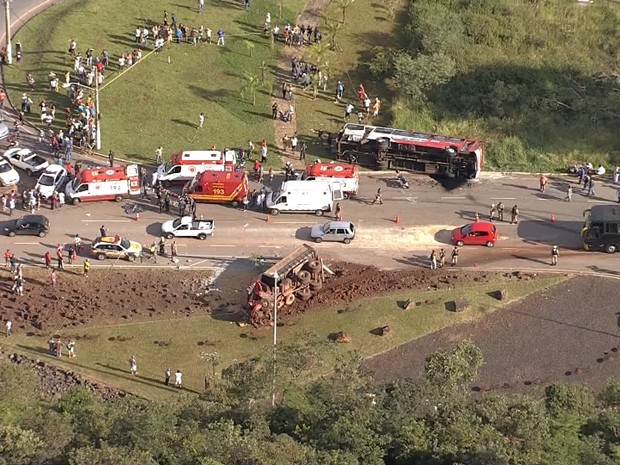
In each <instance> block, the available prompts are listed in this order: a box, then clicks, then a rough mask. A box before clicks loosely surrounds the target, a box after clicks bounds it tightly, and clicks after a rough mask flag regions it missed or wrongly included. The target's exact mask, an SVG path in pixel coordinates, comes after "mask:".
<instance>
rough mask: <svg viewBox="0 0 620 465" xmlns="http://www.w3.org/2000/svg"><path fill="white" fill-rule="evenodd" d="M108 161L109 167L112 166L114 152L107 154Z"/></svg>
mask: <svg viewBox="0 0 620 465" xmlns="http://www.w3.org/2000/svg"><path fill="white" fill-rule="evenodd" d="M108 161H109V162H110V167H113V166H114V152H113V151H112V150H110V153H108Z"/></svg>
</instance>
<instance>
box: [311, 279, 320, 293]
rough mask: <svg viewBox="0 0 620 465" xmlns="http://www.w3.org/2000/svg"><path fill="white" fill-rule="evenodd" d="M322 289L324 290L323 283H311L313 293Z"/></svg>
mask: <svg viewBox="0 0 620 465" xmlns="http://www.w3.org/2000/svg"><path fill="white" fill-rule="evenodd" d="M321 289H323V282H321V281H312V282H311V283H310V290H311V291H320V290H321Z"/></svg>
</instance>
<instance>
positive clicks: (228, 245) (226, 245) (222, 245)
mask: <svg viewBox="0 0 620 465" xmlns="http://www.w3.org/2000/svg"><path fill="white" fill-rule="evenodd" d="M209 247H236V246H235V245H232V244H211V245H209Z"/></svg>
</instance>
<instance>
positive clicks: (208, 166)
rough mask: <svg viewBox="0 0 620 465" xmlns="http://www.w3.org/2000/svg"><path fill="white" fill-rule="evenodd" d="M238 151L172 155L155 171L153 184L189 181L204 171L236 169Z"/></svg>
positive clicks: (197, 151) (210, 151)
mask: <svg viewBox="0 0 620 465" xmlns="http://www.w3.org/2000/svg"><path fill="white" fill-rule="evenodd" d="M236 165H237V153H236V152H235V151H234V150H228V149H226V150H224V151H220V150H194V151H187V152H180V153H177V154H175V155H173V156H172V159H171V160H170V161H169V162H168V163H164V164H162V165H159V167H158V168H157V171H156V172H155V173H153V184H155V183H156V182H157V181H161V182H162V183H172V182H179V181H189V180H191V179H192V178H193V177H194V176H196V175H197V174H199V173H202V172H204V171H228V172H230V171H234V170H235V166H236Z"/></svg>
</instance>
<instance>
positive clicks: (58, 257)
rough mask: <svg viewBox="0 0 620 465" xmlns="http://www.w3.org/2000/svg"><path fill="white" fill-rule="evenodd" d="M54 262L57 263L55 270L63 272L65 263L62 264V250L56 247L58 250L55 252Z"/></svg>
mask: <svg viewBox="0 0 620 465" xmlns="http://www.w3.org/2000/svg"><path fill="white" fill-rule="evenodd" d="M56 261H57V262H58V264H57V266H56V268H57V269H59V270H64V269H65V263H64V258H63V253H62V248H61V247H58V249H57V250H56Z"/></svg>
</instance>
